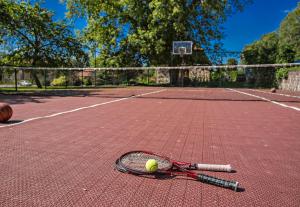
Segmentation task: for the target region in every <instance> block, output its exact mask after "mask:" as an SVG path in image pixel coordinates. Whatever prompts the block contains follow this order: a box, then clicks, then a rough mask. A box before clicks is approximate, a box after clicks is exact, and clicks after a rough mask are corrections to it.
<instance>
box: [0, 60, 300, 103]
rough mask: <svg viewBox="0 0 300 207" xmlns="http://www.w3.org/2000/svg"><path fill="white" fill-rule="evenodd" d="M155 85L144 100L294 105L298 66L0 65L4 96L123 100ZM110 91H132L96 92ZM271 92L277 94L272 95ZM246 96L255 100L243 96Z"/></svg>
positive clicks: (299, 75)
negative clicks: (61, 95)
mask: <svg viewBox="0 0 300 207" xmlns="http://www.w3.org/2000/svg"><path fill="white" fill-rule="evenodd" d="M133 86H135V87H133ZM139 86H144V87H139ZM154 86H155V87H156V89H157V86H163V87H168V88H167V90H165V91H162V92H160V93H153V94H152V95H147V96H143V98H162V99H194V100H240V101H242V100H246V101H253V100H255V101H257V100H262V99H259V98H257V97H256V96H259V95H262V94H263V95H264V96H266V97H267V98H268V99H270V100H276V101H283V102H284V101H288V102H296V103H298V102H299V96H300V94H299V92H297V91H300V63H288V64H260V65H219V66H202V65H201V66H200V65H199V66H180V67H126V68H50V67H12V66H0V90H1V91H2V92H3V91H4V92H7V91H19V92H20V91H21V92H26V91H28V92H29V91H30V92H32V91H33V92H39V93H43V94H54V93H65V92H66V90H72V93H75V92H76V93H77V94H78V93H79V94H80V93H84V94H87V93H89V94H92V93H93V94H97V95H98V96H99V97H107V96H109V94H110V96H113V97H126V96H136V95H138V94H143V92H145V91H151V90H154V88H153V87H154ZM170 86H174V88H171V87H170ZM112 87H115V88H127V89H128V88H129V89H130V90H118V91H119V93H118V92H117V90H114V93H113V94H112V93H106V92H104V91H103V90H101V91H102V92H101V93H100V92H99V91H100V90H97V89H103V88H112ZM237 88H238V91H239V92H237V91H236V89H237ZM271 88H276V89H277V93H276V95H274V94H273V93H272V91H271V90H270V89H271ZM156 89H155V90H156ZM59 91H60V92H59ZM248 92H251V94H253V96H251V95H247V94H245V93H248ZM72 93H69V94H72ZM279 94H282V96H280V95H279ZM271 95H272V97H271ZM140 98H142V97H140Z"/></svg>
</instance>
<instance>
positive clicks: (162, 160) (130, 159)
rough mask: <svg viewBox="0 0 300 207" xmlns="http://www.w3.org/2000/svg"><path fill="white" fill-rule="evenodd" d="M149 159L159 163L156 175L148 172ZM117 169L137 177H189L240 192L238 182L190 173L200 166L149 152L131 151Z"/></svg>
mask: <svg viewBox="0 0 300 207" xmlns="http://www.w3.org/2000/svg"><path fill="white" fill-rule="evenodd" d="M149 159H155V160H156V161H157V163H158V169H157V171H156V172H155V173H151V172H148V171H147V170H146V168H145V164H146V162H147V161H148V160H149ZM218 167H219V165H218ZM116 168H117V169H118V170H119V171H122V172H127V173H132V174H136V175H155V174H165V175H170V176H187V177H191V178H194V179H196V180H198V181H200V182H203V183H208V184H212V185H216V186H219V187H223V188H229V189H231V190H234V191H237V190H238V185H239V183H238V182H236V181H228V180H223V179H219V178H215V177H212V176H208V175H205V174H201V173H200V174H198V173H195V172H193V171H190V170H193V169H198V164H190V163H186V162H176V161H172V160H170V159H169V158H168V157H164V156H161V155H158V154H155V153H152V152H147V151H131V152H127V153H125V154H123V155H122V156H121V157H120V158H119V159H118V160H117V161H116ZM209 169H211V168H209Z"/></svg>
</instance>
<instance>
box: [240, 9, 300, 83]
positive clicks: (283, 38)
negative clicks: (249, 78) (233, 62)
mask: <svg viewBox="0 0 300 207" xmlns="http://www.w3.org/2000/svg"><path fill="white" fill-rule="evenodd" d="M299 16H300V3H299V4H298V6H297V8H296V9H295V10H294V11H292V12H290V13H289V14H288V15H287V16H286V18H285V19H284V20H283V21H282V22H281V25H280V28H279V29H278V31H276V32H272V33H269V34H266V35H264V36H263V37H262V38H261V39H260V40H258V41H255V42H254V43H252V44H250V45H247V46H246V47H245V48H244V49H243V53H242V62H243V63H244V64H266V63H290V62H294V61H295V60H298V59H299V58H300V19H299ZM253 71H254V72H253V73H252V75H253V77H254V82H255V85H256V86H260V87H269V86H271V87H272V86H274V85H276V84H278V81H280V80H282V79H283V78H286V77H287V74H288V71H289V69H285V68H282V69H279V70H277V71H275V69H274V68H270V69H268V68H266V69H259V70H258V69H254V70H253Z"/></svg>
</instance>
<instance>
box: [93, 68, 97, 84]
mask: <svg viewBox="0 0 300 207" xmlns="http://www.w3.org/2000/svg"><path fill="white" fill-rule="evenodd" d="M94 74H95V77H94V85H95V86H94V87H95V88H96V87H97V70H94Z"/></svg>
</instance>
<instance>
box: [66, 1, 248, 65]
mask: <svg viewBox="0 0 300 207" xmlns="http://www.w3.org/2000/svg"><path fill="white" fill-rule="evenodd" d="M66 2H67V7H68V10H69V13H68V14H69V17H74V18H75V17H84V18H86V20H87V22H88V25H87V27H86V28H85V30H84V31H83V33H82V35H83V36H84V38H85V39H86V40H88V39H92V40H95V41H97V42H98V43H99V44H98V46H99V49H100V54H99V61H100V64H101V66H121V65H126V66H141V65H145V64H147V65H171V64H172V56H171V53H170V51H171V49H172V41H175V40H191V41H193V42H194V43H195V44H197V45H198V46H200V47H202V48H204V49H206V48H220V47H219V45H220V40H221V38H222V36H223V34H222V28H221V26H220V25H221V23H223V22H224V21H225V20H226V17H227V16H228V15H230V14H231V13H232V12H234V11H240V10H242V8H243V6H244V4H245V3H246V2H249V0H228V1H208V0H202V1H199V0H191V1H182V0H180V1H179V0H169V1H166V0H164V1H162V0H143V1H141V0H120V1H102V0H94V1H78V0H66ZM198 55H199V54H198ZM203 55H205V53H203ZM195 58H196V56H192V58H189V59H188V60H187V61H188V62H187V63H192V62H197V61H196V60H195ZM197 58H198V59H199V56H198V57H197ZM200 59H201V58H200ZM202 59H207V58H202ZM176 61H177V60H173V64H179V62H180V60H178V61H177V62H176Z"/></svg>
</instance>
